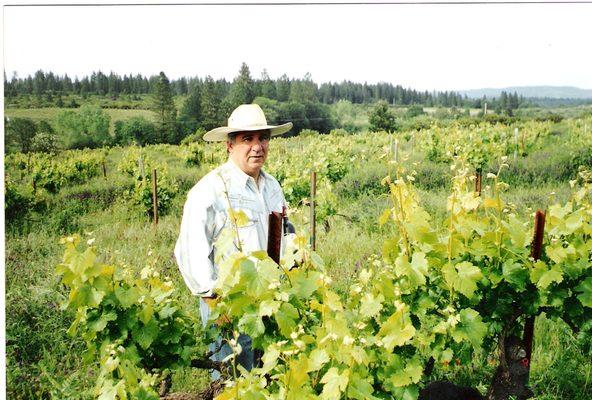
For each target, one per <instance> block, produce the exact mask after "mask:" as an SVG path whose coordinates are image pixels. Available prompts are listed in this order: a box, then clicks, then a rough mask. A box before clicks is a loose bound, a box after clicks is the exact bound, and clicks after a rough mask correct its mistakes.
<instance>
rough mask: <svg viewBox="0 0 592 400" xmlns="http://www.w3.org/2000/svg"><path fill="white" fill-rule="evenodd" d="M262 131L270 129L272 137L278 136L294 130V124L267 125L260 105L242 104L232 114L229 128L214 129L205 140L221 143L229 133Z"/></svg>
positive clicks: (229, 119) (206, 135)
mask: <svg viewBox="0 0 592 400" xmlns="http://www.w3.org/2000/svg"><path fill="white" fill-rule="evenodd" d="M262 129H268V130H269V132H270V134H271V136H277V135H281V134H282V133H285V132H288V131H289V130H290V129H292V123H291V122H288V123H285V124H282V125H267V119H265V114H263V110H262V109H261V107H259V105H258V104H242V105H240V106H238V107H237V108H235V109H234V111H233V112H232V114H230V118H228V126H221V127H219V128H215V129H212V130H211V131H209V132H207V133H206V134H205V135H204V137H203V138H204V140H205V141H207V142H221V141H224V140H226V138H227V137H228V134H229V133H233V132H245V131H259V130H262Z"/></svg>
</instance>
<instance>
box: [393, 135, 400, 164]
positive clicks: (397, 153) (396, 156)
mask: <svg viewBox="0 0 592 400" xmlns="http://www.w3.org/2000/svg"><path fill="white" fill-rule="evenodd" d="M394 153H395V163H397V162H399V139H395V149H394Z"/></svg>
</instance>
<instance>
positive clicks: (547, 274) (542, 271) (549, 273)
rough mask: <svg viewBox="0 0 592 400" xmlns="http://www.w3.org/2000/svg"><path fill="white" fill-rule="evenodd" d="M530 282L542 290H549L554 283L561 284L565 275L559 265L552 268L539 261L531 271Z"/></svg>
mask: <svg viewBox="0 0 592 400" xmlns="http://www.w3.org/2000/svg"><path fill="white" fill-rule="evenodd" d="M530 280H531V281H532V283H534V284H535V285H537V287H539V288H541V289H547V288H548V287H549V285H551V283H553V282H557V283H561V282H562V281H563V273H562V271H561V270H560V269H559V267H558V266H557V265H553V266H552V267H551V268H549V267H548V266H547V264H545V262H543V261H541V260H538V261H537V262H535V263H534V266H533V268H532V269H531V270H530Z"/></svg>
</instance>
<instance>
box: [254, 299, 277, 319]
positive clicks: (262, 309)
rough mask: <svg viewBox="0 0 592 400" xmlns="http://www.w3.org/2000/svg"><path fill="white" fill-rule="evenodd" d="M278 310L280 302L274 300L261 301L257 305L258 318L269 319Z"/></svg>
mask: <svg viewBox="0 0 592 400" xmlns="http://www.w3.org/2000/svg"><path fill="white" fill-rule="evenodd" d="M279 308H280V302H279V301H275V300H263V301H262V302H261V303H259V316H260V317H269V316H271V315H273V314H274V313H276V312H277V310H279Z"/></svg>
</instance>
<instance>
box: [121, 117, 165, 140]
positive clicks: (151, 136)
mask: <svg viewBox="0 0 592 400" xmlns="http://www.w3.org/2000/svg"><path fill="white" fill-rule="evenodd" d="M156 136H157V135H156V126H155V125H154V124H153V123H152V122H150V121H148V120H147V119H146V118H144V117H141V116H138V117H132V118H129V119H127V120H125V121H117V123H116V124H115V142H116V143H117V144H120V145H129V144H137V145H139V146H143V145H146V144H151V143H156V139H157V138H156Z"/></svg>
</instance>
